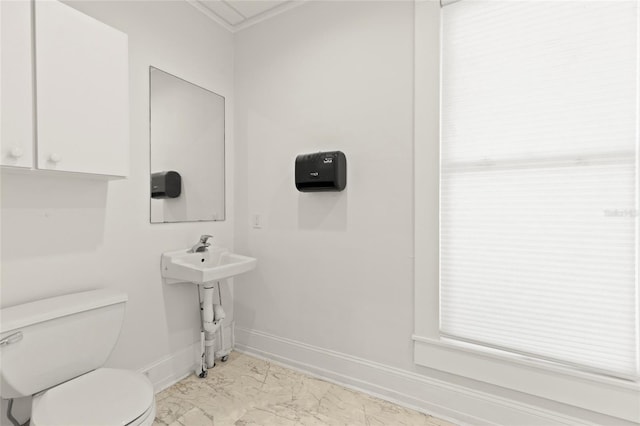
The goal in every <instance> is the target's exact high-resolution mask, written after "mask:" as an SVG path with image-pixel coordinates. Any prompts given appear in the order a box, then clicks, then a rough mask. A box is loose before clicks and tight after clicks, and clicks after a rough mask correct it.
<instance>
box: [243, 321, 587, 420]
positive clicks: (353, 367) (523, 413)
mask: <svg viewBox="0 0 640 426" xmlns="http://www.w3.org/2000/svg"><path fill="white" fill-rule="evenodd" d="M235 348H236V350H238V351H240V352H245V353H247V354H250V355H254V356H257V357H260V358H264V359H268V360H272V361H275V362H277V363H280V364H283V365H285V366H287V367H289V368H293V369H296V370H300V371H302V372H304V373H307V374H310V375H312V376H316V377H320V378H322V379H325V380H328V381H330V382H334V383H337V384H340V385H343V386H346V387H348V388H352V389H356V390H359V391H363V392H365V393H368V394H370V395H373V396H377V397H380V398H382V399H385V400H388V401H391V402H394V403H397V404H399V405H402V406H405V407H408V408H412V409H415V410H418V411H421V412H424V413H427V414H431V415H434V416H436V417H440V418H443V419H445V420H446V419H448V420H451V421H453V422H455V423H458V424H469V425H509V426H510V425H519V426H524V425H537V426H539V425H545V426H547V425H548V426H551V425H576V424H582V425H585V424H586V425H589V424H591V425H595V424H596V423H589V422H586V421H585V420H584V419H577V418H575V417H570V416H566V415H564V414H561V413H556V412H553V411H550V410H546V409H543V408H541V407H536V406H532V405H527V404H523V403H520V402H517V401H513V400H509V399H506V398H502V397H498V396H495V395H492V394H488V393H485V392H479V391H476V390H472V389H469V388H465V387H462V386H458V385H453V384H451V383H447V382H443V381H439V380H436V379H432V378H429V377H426V376H422V375H420V374H416V373H414V372H411V371H406V370H401V369H398V368H395V367H390V366H387V365H383V364H379V363H376V362H372V361H369V360H366V359H362V358H357V357H354V356H351V355H347V354H343V353H339V352H335V351H331V350H327V349H323V348H319V347H316V346H312V345H308V344H305V343H301V342H298V341H294V340H290V339H285V338H282V337H278V336H274V335H271V334H268V333H264V332H261V331H257V330H250V329H246V328H243V327H239V326H236V328H235Z"/></svg>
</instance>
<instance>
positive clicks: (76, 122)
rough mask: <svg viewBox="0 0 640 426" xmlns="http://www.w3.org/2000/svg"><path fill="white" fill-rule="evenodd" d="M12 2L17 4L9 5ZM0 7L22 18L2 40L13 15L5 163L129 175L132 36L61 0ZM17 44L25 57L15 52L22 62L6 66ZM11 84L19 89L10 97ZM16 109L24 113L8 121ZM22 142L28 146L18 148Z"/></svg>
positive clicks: (6, 41) (7, 41) (5, 41)
mask: <svg viewBox="0 0 640 426" xmlns="http://www.w3.org/2000/svg"><path fill="white" fill-rule="evenodd" d="M12 3H16V6H13V7H7V6H11V4H12ZM18 5H20V8H18V7H17V6H18ZM2 8H3V10H2V12H3V14H4V12H5V9H6V11H7V12H11V13H12V14H13V15H16V17H17V18H19V19H15V20H11V25H8V26H7V28H6V31H12V34H11V35H9V37H5V21H8V20H9V19H10V18H9V17H7V19H6V20H5V17H4V16H3V17H2V24H3V25H2V31H3V32H2V36H3V37H2V60H3V62H2V83H3V86H2V89H3V92H2V99H3V101H2V107H3V108H2V109H3V118H2V129H3V130H2V165H9V166H22V167H31V168H36V169H39V170H57V171H64V172H77V173H88V174H98V175H106V176H126V175H127V174H128V170H129V89H128V85H129V77H128V74H129V66H128V40H127V35H126V34H124V33H122V32H120V31H118V30H115V29H114V28H112V27H109V26H108V25H105V24H103V23H102V22H99V21H97V20H95V19H94V18H92V17H89V16H87V15H85V14H83V13H81V12H79V11H77V10H75V9H73V8H71V7H69V6H67V5H65V4H63V3H60V2H58V1H56V0H36V1H35V4H34V10H31V5H30V4H29V2H2ZM25 8H26V9H29V10H28V13H27V14H26V18H25ZM13 9H16V10H15V11H14V10H13ZM18 9H20V10H18ZM32 13H33V15H32ZM18 14H19V15H20V16H17V15H18ZM32 25H35V28H34V29H35V31H33V33H34V34H35V43H33V41H32V40H31V34H32V32H31V28H32ZM14 33H15V35H16V36H14ZM14 40H16V41H18V42H19V44H20V46H19V48H20V53H14V55H15V56H16V57H18V59H20V61H17V60H16V61H13V63H8V62H6V60H5V46H7V47H9V51H8V52H7V53H6V54H7V55H10V54H12V50H13V49H14V47H15V46H14V44H15V42H14ZM34 45H35V51H34V50H33V49H32V46H34ZM15 49H16V50H17V49H18V47H15ZM25 52H27V53H26V54H25ZM25 56H28V60H27V58H25ZM33 61H35V63H34V62H33ZM34 73H35V76H34ZM25 75H26V76H29V80H30V81H29V82H28V84H27V83H26V81H25V78H24V76H25ZM34 77H35V78H34ZM5 80H6V84H5ZM14 81H20V83H21V85H16V86H15V87H12V90H10V91H8V92H5V91H4V90H5V85H6V86H12V85H13V83H14ZM34 90H35V92H34ZM33 93H35V96H33ZM34 100H35V105H34V103H33V102H34ZM14 104H16V105H19V106H20V107H21V108H20V109H16V110H14V111H12V112H11V114H10V115H11V116H10V117H5V115H4V113H5V111H8V110H11V109H12V108H11V105H14ZM13 116H16V117H17V118H15V120H14V117H13ZM10 120H11V122H12V123H13V124H11V125H10V124H9V123H8V122H9V121H10ZM5 126H7V130H6V131H5ZM34 135H35V137H34ZM23 140H29V141H30V143H24V146H22V145H20V146H18V149H15V146H17V145H18V144H20V143H21V142H20V141H23ZM34 140H35V144H34V143H33V141H34ZM13 154H22V156H18V158H14V157H15V155H13Z"/></svg>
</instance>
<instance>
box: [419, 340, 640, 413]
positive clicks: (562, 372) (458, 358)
mask: <svg viewBox="0 0 640 426" xmlns="http://www.w3.org/2000/svg"><path fill="white" fill-rule="evenodd" d="M413 340H414V354H415V356H414V358H415V363H416V364H419V365H422V366H425V367H429V368H434V369H436V370H441V371H445V372H447V373H452V374H456V375H459V376H463V377H468V378H471V379H474V380H478V381H482V382H485V383H490V384H493V385H497V386H501V387H504V388H507V389H512V390H515V391H519V392H523V393H527V394H531V395H535V396H539V397H542V398H547V399H551V400H554V401H557V402H561V403H565V404H569V405H573V406H576V407H580V408H584V409H587V410H591V411H595V412H598V413H602V414H606V415H609V416H613V417H618V418H621V419H625V420H629V421H632V422H640V383H638V382H633V381H627V380H623V379H616V378H612V377H607V376H600V375H596V374H592V373H588V372H584V371H579V370H574V369H571V368H568V367H563V366H560V365H557V364H553V363H548V362H543V361H538V360H534V359H531V358H527V357H524V356H518V355H512V354H507V353H505V352H501V351H495V350H491V349H487V350H484V349H482V348H479V347H477V346H475V345H469V344H465V343H462V342H456V341H450V340H445V339H433V338H427V337H422V336H416V335H414V336H413Z"/></svg>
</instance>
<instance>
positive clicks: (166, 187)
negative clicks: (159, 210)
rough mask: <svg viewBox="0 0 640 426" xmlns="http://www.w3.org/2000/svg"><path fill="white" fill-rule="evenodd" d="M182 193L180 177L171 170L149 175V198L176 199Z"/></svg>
mask: <svg viewBox="0 0 640 426" xmlns="http://www.w3.org/2000/svg"><path fill="white" fill-rule="evenodd" d="M181 193H182V176H180V173H178V172H174V171H173V170H171V171H168V172H158V173H152V174H151V198H178V197H179V196H180V194H181Z"/></svg>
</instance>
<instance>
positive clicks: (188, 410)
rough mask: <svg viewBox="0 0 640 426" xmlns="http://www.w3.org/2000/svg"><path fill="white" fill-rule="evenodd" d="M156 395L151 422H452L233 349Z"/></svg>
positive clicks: (196, 425) (237, 425)
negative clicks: (203, 372) (226, 356)
mask: <svg viewBox="0 0 640 426" xmlns="http://www.w3.org/2000/svg"><path fill="white" fill-rule="evenodd" d="M156 401H157V414H156V421H155V422H154V426H165V425H170V426H201V425H207V426H209V425H216V426H224V425H234V426H271V425H274V426H279V425H285V426H288V425H318V426H319V425H348V426H351V425H367V426H378V425H390V426H404V425H410V426H414V425H416V426H417V425H423V426H454V425H453V424H452V423H449V422H447V421H444V420H441V419H437V418H435V417H431V416H428V415H426V414H422V413H419V412H417V411H414V410H410V409H407V408H404V407H400V406H398V405H395V404H392V403H390V402H387V401H383V400H381V399H378V398H374V397H372V396H369V395H366V394H364V393H361V392H357V391H353V390H350V389H347V388H344V387H342V386H338V385H335V384H332V383H329V382H326V381H324V380H320V379H316V378H314V377H310V376H307V375H305V374H302V373H299V372H297V371H293V370H290V369H287V368H283V367H281V366H279V365H276V364H273V363H270V362H268V361H264V360H261V359H257V358H254V357H251V356H248V355H244V354H240V353H237V352H233V353H232V354H231V356H230V358H229V360H228V361H227V362H225V363H222V362H218V363H217V364H216V366H215V367H214V368H212V369H210V370H209V374H208V377H207V378H205V379H199V378H197V377H195V375H191V376H189V377H187V378H185V379H184V380H182V381H180V382H178V383H176V384H175V385H173V386H171V387H169V388H167V389H166V390H164V391H162V392H160V393H159V394H158V395H156Z"/></svg>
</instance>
